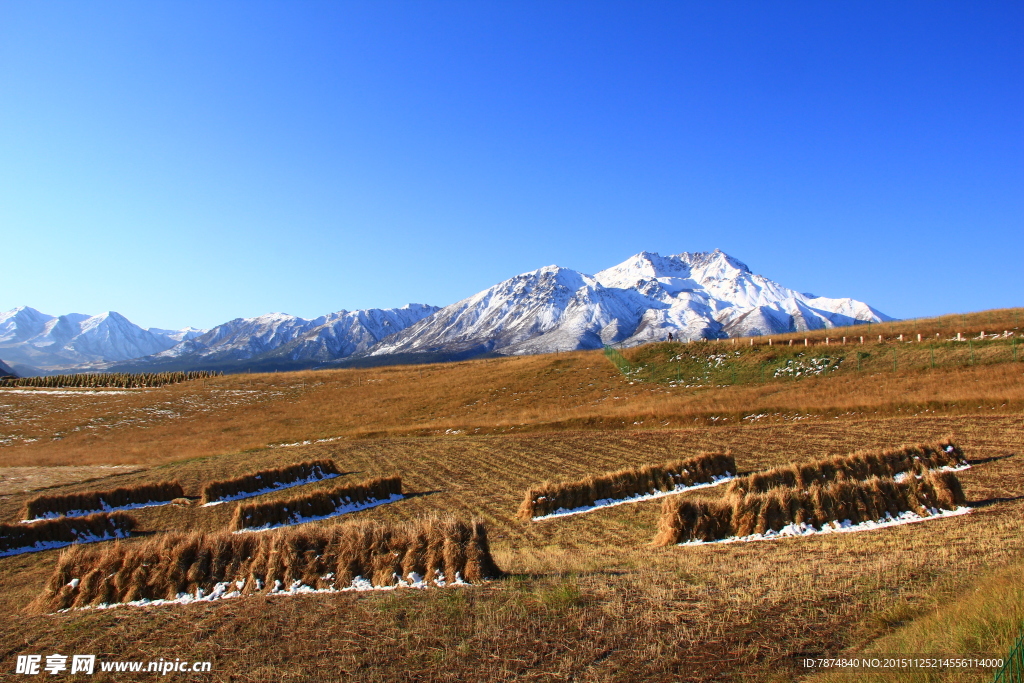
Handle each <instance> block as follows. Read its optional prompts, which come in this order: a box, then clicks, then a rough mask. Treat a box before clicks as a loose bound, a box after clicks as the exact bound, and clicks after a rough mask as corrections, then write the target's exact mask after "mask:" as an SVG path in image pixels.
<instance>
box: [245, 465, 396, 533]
mask: <svg viewBox="0 0 1024 683" xmlns="http://www.w3.org/2000/svg"><path fill="white" fill-rule="evenodd" d="M392 495H402V478H401V477H378V478H376V479H367V480H365V481H361V482H359V483H356V484H346V485H344V486H339V487H337V488H334V489H331V490H329V491H316V492H315V493H310V494H308V495H305V496H296V497H294V498H288V499H286V500H274V501H269V502H266V503H249V504H243V505H239V506H238V507H237V508H235V516H234V518H233V519H232V520H231V528H232V529H252V528H256V529H259V528H266V527H272V526H280V525H283V524H297V523H299V522H302V521H303V520H305V519H309V518H311V517H327V516H330V515H333V514H335V513H336V512H337V511H339V510H340V509H342V508H345V507H346V506H359V505H362V504H367V503H372V502H376V501H384V500H388V499H389V498H391V496H392Z"/></svg>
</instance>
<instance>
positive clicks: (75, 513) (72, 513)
mask: <svg viewBox="0 0 1024 683" xmlns="http://www.w3.org/2000/svg"><path fill="white" fill-rule="evenodd" d="M170 504H171V501H169V500H157V501H153V500H151V501H149V502H148V503H129V504H128V505H120V506H118V507H111V506H109V505H107V503H106V501H104V502H103V507H101V508H96V509H95V510H68V511H67V512H47V513H46V514H44V515H43V516H42V517H33V518H31V519H23V520H21V523H22V524H32V523H33V522H41V521H43V520H46V519H60V518H61V517H86V516H88V515H94V514H96V513H97V512H123V511H124V510H138V509H140V508H155V507H159V506H161V505H170Z"/></svg>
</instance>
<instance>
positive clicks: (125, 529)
mask: <svg viewBox="0 0 1024 683" xmlns="http://www.w3.org/2000/svg"><path fill="white" fill-rule="evenodd" d="M134 528H135V518H134V517H132V516H131V515H128V514H126V513H124V512H101V513H97V514H93V515H88V516H85V517H59V518H57V519H47V520H44V521H40V522H33V523H32V524H0V552H10V551H14V552H17V551H22V550H26V549H32V548H34V547H37V545H38V544H49V543H60V544H69V543H78V542H80V541H82V540H83V539H88V541H94V540H96V539H102V538H108V539H113V538H119V537H121V536H127V535H128V534H129V533H131V531H132V529H134Z"/></svg>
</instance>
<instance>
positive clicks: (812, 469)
mask: <svg viewBox="0 0 1024 683" xmlns="http://www.w3.org/2000/svg"><path fill="white" fill-rule="evenodd" d="M966 464H967V458H966V457H965V456H964V452H963V449H962V448H960V446H958V445H957V444H955V443H953V440H952V439H949V438H947V439H945V440H943V441H940V442H938V443H933V444H912V445H906V446H900V447H898V448H894V449H886V450H878V451H858V452H855V453H851V454H849V455H845V456H834V457H830V458H822V459H820V460H813V461H811V462H806V463H795V462H794V463H789V464H788V465H781V466H779V467H773V468H772V469H769V470H765V471H763V472H755V473H753V474H749V475H747V476H745V477H739V478H737V479H733V480H732V481H731V482H729V484H728V488H726V494H727V495H729V494H736V493H765V492H766V491H769V490H771V489H773V488H780V487H781V488H789V487H797V488H807V487H808V486H811V485H812V484H815V483H817V484H824V483H827V482H830V481H835V480H842V479H856V480H861V481H865V480H867V479H869V478H871V477H892V476H895V475H897V474H901V473H903V472H913V473H914V474H917V475H922V474H924V473H925V472H926V471H928V470H932V469H938V468H940V467H963V466H964V465H966Z"/></svg>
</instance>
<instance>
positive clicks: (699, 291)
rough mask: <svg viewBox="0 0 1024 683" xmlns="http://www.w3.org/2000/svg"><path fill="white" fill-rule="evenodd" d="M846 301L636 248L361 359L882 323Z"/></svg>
mask: <svg viewBox="0 0 1024 683" xmlns="http://www.w3.org/2000/svg"><path fill="white" fill-rule="evenodd" d="M889 319H890V318H888V316H885V315H884V314H882V313H880V312H878V311H876V310H875V309H873V308H871V307H870V306H868V305H867V304H864V303H861V302H859V301H854V300H853V299H829V298H825V297H816V296H813V295H810V294H801V293H799V292H796V291H794V290H791V289H787V288H785V287H783V286H782V285H780V284H778V283H776V282H773V281H771V280H769V279H767V278H765V277H763V276H761V275H756V274H754V273H751V272H750V269H749V268H747V266H746V265H744V264H743V263H741V262H739V261H737V260H736V259H734V258H732V257H730V256H728V255H727V254H725V253H723V252H721V251H719V250H715V251H713V252H698V253H692V254H691V253H687V252H684V253H681V254H676V255H673V256H660V255H659V254H654V253H650V252H641V253H640V254H637V255H636V256H634V257H632V258H630V259H627V260H626V261H624V262H623V263H620V264H619V265H617V266H614V267H612V268H608V269H607V270H603V271H601V272H599V273H597V275H593V276H591V275H585V274H583V273H578V272H576V271H574V270H569V269H567V268H561V267H558V266H547V267H545V268H541V269H539V270H535V271H533V272H530V273H524V274H522V275H517V276H516V277H514V278H511V279H509V280H506V281H505V282H502V283H499V284H497V285H495V286H493V287H491V288H489V289H486V290H484V291H483V292H480V293H478V294H475V295H473V296H471V297H469V298H468V299H464V300H462V301H459V302H457V303H455V304H452V305H451V306H447V307H446V308H443V309H441V310H440V311H438V312H437V313H436V314H434V315H433V316H431V317H430V318H427V319H425V320H423V321H421V322H419V323H417V324H415V325H413V326H411V327H409V328H408V329H406V330H404V331H403V332H400V333H398V334H396V335H394V336H393V337H390V338H388V339H386V340H384V341H383V342H381V343H379V344H378V345H377V346H375V347H374V348H373V349H371V350H370V352H369V355H372V356H385V355H390V354H397V353H402V354H409V353H446V354H449V355H462V356H468V355H474V354H478V353H487V352H493V353H500V354H506V355H507V354H526V353H547V352H552V351H567V350H574V349H593V348H600V347H601V346H602V345H603V344H611V343H621V344H624V345H633V344H640V343H643V342H646V341H654V340H663V339H665V338H667V336H668V333H669V332H673V333H674V334H675V335H678V336H679V337H680V338H683V339H699V338H719V337H727V336H744V335H757V334H769V333H780V332H788V331H796V330H806V329H820V328H824V327H834V326H841V325H852V324H856V323H858V322H868V321H871V322H877V321H881V320H889Z"/></svg>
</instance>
